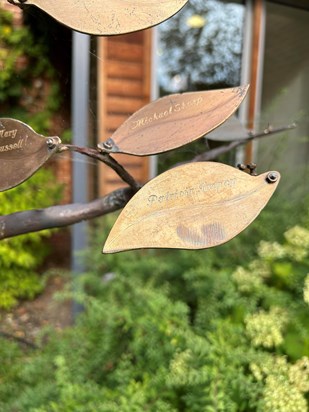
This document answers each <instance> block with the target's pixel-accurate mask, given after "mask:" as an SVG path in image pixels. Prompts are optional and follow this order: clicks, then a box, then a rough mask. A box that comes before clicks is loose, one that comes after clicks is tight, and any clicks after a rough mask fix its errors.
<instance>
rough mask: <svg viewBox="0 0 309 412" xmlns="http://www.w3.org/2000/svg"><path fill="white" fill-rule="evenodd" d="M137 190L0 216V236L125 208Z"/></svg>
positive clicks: (48, 226)
mask: <svg viewBox="0 0 309 412" xmlns="http://www.w3.org/2000/svg"><path fill="white" fill-rule="evenodd" d="M134 193H135V191H134V190H132V189H131V188H124V189H118V190H115V191H114V192H112V193H110V194H108V195H107V196H105V197H103V198H101V199H96V200H94V201H92V202H89V203H85V204H69V205H61V206H52V207H48V208H46V209H34V210H26V211H23V212H17V213H12V214H10V215H4V216H0V240H1V239H6V238H9V237H13V236H18V235H22V234H25V233H31V232H37V231H40V230H43V229H51V228H56V227H63V226H68V225H72V224H74V223H78V222H81V221H82V220H88V219H93V218H95V217H98V216H103V215H106V214H108V213H111V212H114V211H116V210H119V209H121V208H123V207H124V206H125V205H126V204H127V202H128V201H129V200H130V199H131V197H132V196H133V195H134Z"/></svg>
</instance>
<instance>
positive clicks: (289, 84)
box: [258, 2, 309, 195]
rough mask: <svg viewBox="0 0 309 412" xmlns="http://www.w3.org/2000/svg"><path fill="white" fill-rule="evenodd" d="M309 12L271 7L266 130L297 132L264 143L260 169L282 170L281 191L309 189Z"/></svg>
mask: <svg viewBox="0 0 309 412" xmlns="http://www.w3.org/2000/svg"><path fill="white" fill-rule="evenodd" d="M308 38H309V12H308V11H305V10H301V9H297V8H292V7H287V6H282V5H279V4H274V3H270V2H269V3H267V7H266V38H265V55H264V73H263V89H262V112H261V120H260V123H261V127H265V126H267V124H268V123H270V124H271V125H272V126H274V127H281V126H284V125H287V124H289V123H293V122H294V121H295V122H296V123H297V128H296V129H295V130H293V131H290V132H288V133H282V134H280V135H278V136H276V137H271V138H269V139H263V140H262V141H261V142H260V143H259V158H258V160H259V166H262V167H261V170H262V169H263V170H269V169H277V170H279V171H281V174H282V175H283V179H282V182H281V184H280V187H281V188H282V189H283V188H285V189H286V190H290V189H292V190H293V193H294V194H295V195H296V191H297V189H299V191H300V192H301V191H302V194H303V191H304V190H306V192H307V191H308V189H307V188H306V189H305V188H304V186H303V184H305V185H306V186H308V182H306V179H307V178H308V156H309V109H308V108H309V93H308V91H309V47H308V41H307V39H308Z"/></svg>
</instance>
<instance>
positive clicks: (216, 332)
mask: <svg viewBox="0 0 309 412" xmlns="http://www.w3.org/2000/svg"><path fill="white" fill-rule="evenodd" d="M98 226H99V225H98ZM97 232H98V233H99V235H98V236H94V237H93V238H96V239H95V240H94V242H93V246H92V247H91V248H90V250H89V253H88V259H87V260H88V262H89V273H88V274H86V275H85V276H84V277H83V279H82V285H83V288H82V289H80V291H75V297H76V300H77V301H78V302H80V303H81V304H83V306H84V308H85V311H84V313H83V314H82V315H80V316H79V318H78V320H77V324H76V326H74V327H73V328H71V329H67V330H66V331H64V332H63V333H62V334H61V335H55V336H54V337H53V336H51V337H50V342H49V344H48V345H47V346H46V347H44V348H43V349H42V350H39V351H37V352H32V353H31V354H30V353H27V354H26V355H24V356H22V355H21V353H20V351H18V350H16V347H15V346H14V347H13V349H12V351H11V352H10V365H8V361H4V363H3V364H4V366H3V368H4V372H3V374H1V373H0V380H1V386H0V409H1V410H2V411H3V412H11V411H13V410H14V411H21V412H24V411H25V412H26V411H27V412H73V411H74V412H75V411H79V412H89V411H90V412H91V411H98V412H112V411H120V412H132V411H136V412H144V411H146V410H147V411H151V412H158V411H159V412H180V411H181V412H186V411H188V412H200V411H216V412H217V411H226V412H227V411H228V412H233V411H235V412H236V411H237V412H238V411H239V412H241V411H243V412H274V411H276V412H290V411H296V412H298V411H299V412H303V411H305V410H306V409H307V407H308V405H307V394H308V391H309V359H308V357H309V327H308V326H309V325H308V302H309V275H308V273H309V258H308V256H309V247H308V246H309V231H308V229H306V228H305V227H303V226H296V227H293V228H290V229H289V230H288V231H286V232H285V234H284V237H283V239H284V240H283V241H282V242H280V243H279V242H273V241H272V242H265V241H264V242H260V244H259V247H258V251H257V252H258V253H257V254H256V255H255V256H254V257H253V259H252V260H251V261H247V263H246V264H245V262H243V260H242V258H240V257H238V264H241V266H238V267H237V266H236V262H237V259H236V258H234V260H233V262H234V264H233V267H234V268H233V269H232V270H231V269H230V268H229V267H228V266H227V262H228V261H229V258H230V257H229V256H225V259H226V260H224V259H223V260H224V261H222V259H221V256H222V253H223V252H222V251H220V253H219V254H218V251H217V248H216V249H210V250H206V251H199V252H191V251H156V252H153V251H141V252H128V253H122V254H116V255H106V256H102V255H100V253H98V249H99V246H100V243H101V241H102V239H99V241H98V237H99V238H102V237H103V236H102V235H103V232H104V230H103V229H102V228H100V227H97ZM239 242H243V240H242V239H240V240H239ZM243 247H244V245H243ZM224 250H226V253H228V252H227V251H228V248H227V246H226V247H225V249H224ZM232 250H233V248H232ZM232 250H231V251H230V252H229V253H230V254H231V253H232ZM64 295H65V296H66V293H65V294H64ZM68 296H71V295H70V293H69V294H68ZM7 345H8V344H3V345H0V348H2V349H1V351H2V353H0V358H2V357H4V358H5V357H7V356H8V352H9V350H8V349H6V350H5V349H4V347H5V346H7ZM10 345H11V344H10ZM5 359H6V358H5ZM5 359H4V360H5ZM0 364H2V362H1V359H0ZM17 364H18V365H21V364H22V365H23V367H22V368H20V367H19V368H18V367H17V366H16V365H17ZM1 402H2V404H1Z"/></svg>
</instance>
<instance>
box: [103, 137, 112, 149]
mask: <svg viewBox="0 0 309 412" xmlns="http://www.w3.org/2000/svg"><path fill="white" fill-rule="evenodd" d="M102 146H103V147H104V149H107V150H112V148H113V146H114V144H113V141H112V139H107V140H106V141H105V142H103V143H102Z"/></svg>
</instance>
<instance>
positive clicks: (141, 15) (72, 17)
mask: <svg viewBox="0 0 309 412" xmlns="http://www.w3.org/2000/svg"><path fill="white" fill-rule="evenodd" d="M8 1H9V2H10V3H13V4H31V5H34V6H37V7H39V8H40V9H41V10H43V11H45V12H46V13H48V14H49V15H50V16H52V17H53V18H55V19H56V20H58V21H59V22H60V23H63V24H65V25H66V26H69V27H70V28H72V29H74V30H77V31H79V32H83V33H88V34H94V35H98V36H111V35H117V34H124V33H131V32H135V31H138V30H142V29H147V28H149V27H152V26H155V25H157V24H159V23H161V22H163V21H165V20H167V19H168V18H170V17H172V16H173V15H174V14H176V13H177V12H178V11H179V10H180V9H181V8H182V7H184V5H185V4H186V3H187V2H188V0H125V1H124V0H78V1H76V0H53V1H51V0H8Z"/></svg>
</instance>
